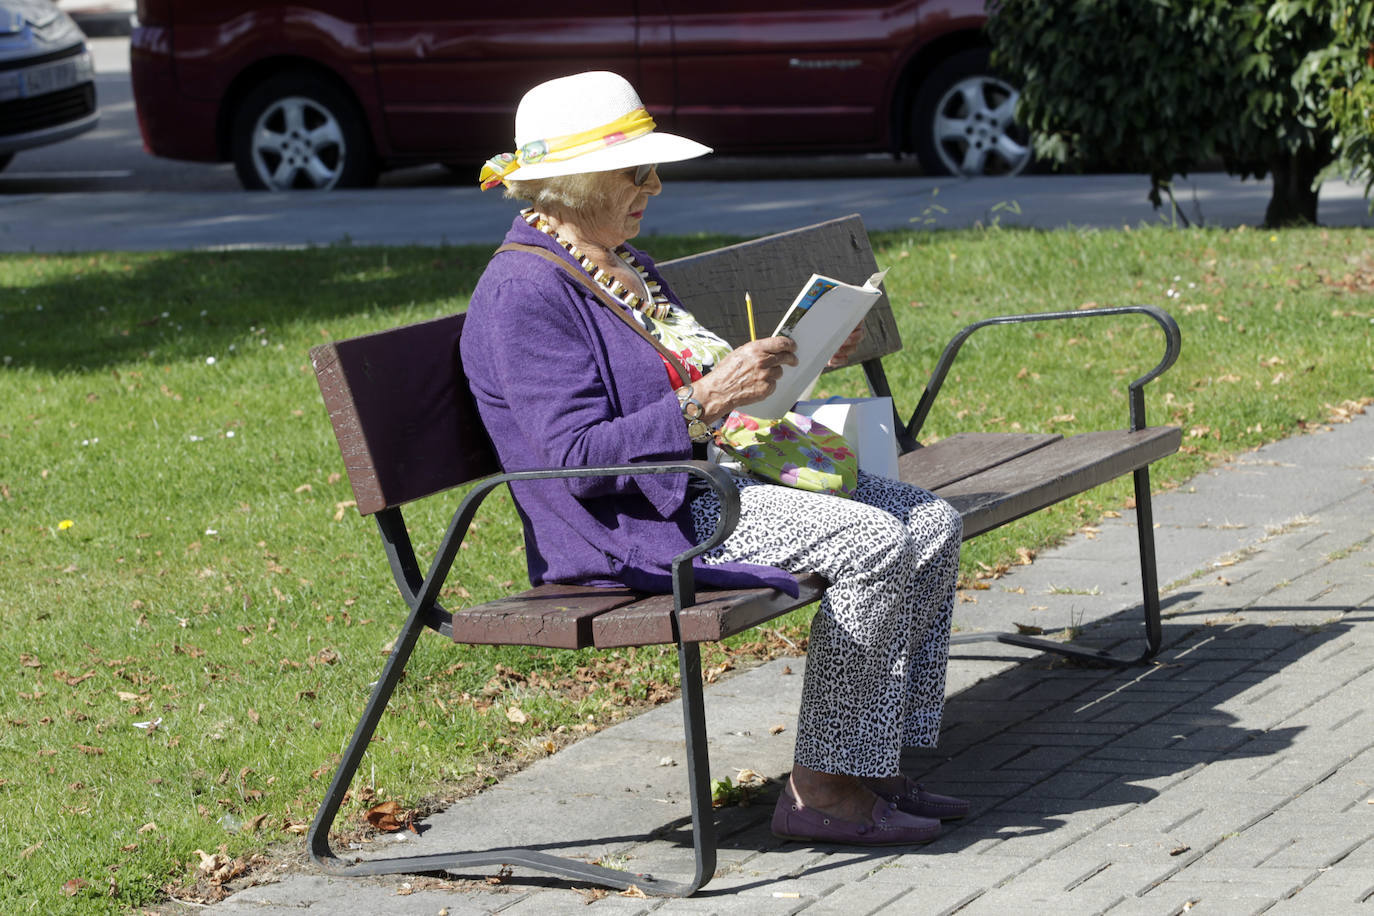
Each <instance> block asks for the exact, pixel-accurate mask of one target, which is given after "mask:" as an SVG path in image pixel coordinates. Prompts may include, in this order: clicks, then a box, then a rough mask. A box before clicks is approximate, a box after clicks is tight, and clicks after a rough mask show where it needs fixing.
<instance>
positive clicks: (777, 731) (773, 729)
mask: <svg viewBox="0 0 1374 916" xmlns="http://www.w3.org/2000/svg"><path fill="white" fill-rule="evenodd" d="M786 730H787V726H786V725H770V726H768V734H770V735H781V734H782V733H783V732H785V731H786Z"/></svg>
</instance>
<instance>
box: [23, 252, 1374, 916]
mask: <svg viewBox="0 0 1374 916" xmlns="http://www.w3.org/2000/svg"><path fill="white" fill-rule="evenodd" d="M724 241H727V240H726V239H724V238H721V237H712V238H700V237H698V238H666V237H660V238H655V239H652V240H651V241H649V242H647V243H646V246H645V247H646V248H648V249H649V250H650V251H651V253H653V254H654V255H655V256H657V257H658V258H660V259H666V258H670V257H674V256H677V255H681V254H685V253H688V252H691V251H695V250H701V249H704V248H709V247H715V246H717V245H719V244H722V243H723V242H724ZM874 243H875V246H876V250H877V256H878V261H879V263H880V265H882V266H885V267H891V273H890V274H889V275H888V281H887V282H888V290H889V292H890V295H891V300H892V304H893V309H894V311H895V313H896V315H897V320H898V322H899V325H900V327H901V331H902V335H903V338H904V340H905V341H906V349H905V351H904V352H903V354H902V355H901V356H900V357H898V358H893V359H890V360H889V361H888V364H887V365H888V372H889V375H890V378H891V381H892V383H893V387H894V390H895V391H896V393H897V395H898V397H899V399H900V400H901V401H902V402H903V403H905V404H907V405H909V406H908V409H909V408H910V406H914V404H915V401H916V399H917V397H918V395H919V394H920V391H921V389H922V388H923V386H924V382H925V378H926V374H927V373H928V371H929V370H930V368H931V366H932V365H933V364H934V361H935V359H936V357H937V356H938V354H939V351H940V349H941V348H942V347H943V345H944V343H945V341H946V340H948V338H949V336H950V335H951V334H952V333H953V332H954V331H955V330H957V329H958V328H960V327H962V326H963V325H965V324H967V323H969V322H972V321H975V320H978V319H980V318H984V317H988V316H991V315H996V314H1005V313H1011V312H1028V311H1042V310H1058V309H1079V308H1092V307H1094V306H1109V305H1124V304H1130V303H1137V302H1147V303H1154V304H1158V305H1162V306H1165V307H1166V308H1168V309H1169V310H1170V311H1171V312H1172V313H1173V314H1174V315H1175V317H1176V318H1177V319H1178V321H1179V324H1180V325H1181V326H1182V328H1183V340H1184V345H1183V354H1182V357H1181V358H1180V359H1179V362H1178V364H1177V365H1176V366H1175V367H1174V369H1173V370H1172V371H1171V372H1170V373H1168V374H1167V375H1166V376H1165V377H1164V378H1163V379H1161V380H1160V381H1158V382H1156V383H1154V384H1153V385H1152V386H1151V387H1150V389H1149V397H1148V410H1149V414H1150V419H1151V421H1152V422H1154V423H1174V424H1178V425H1181V426H1182V427H1183V428H1184V431H1185V432H1184V436H1185V438H1184V448H1183V451H1182V453H1181V454H1179V455H1178V456H1176V457H1174V458H1172V459H1170V460H1168V461H1165V462H1162V463H1161V464H1159V465H1157V466H1156V469H1155V471H1154V480H1155V483H1156V486H1158V487H1168V486H1172V485H1175V484H1177V483H1179V482H1181V481H1183V480H1185V479H1187V478H1188V477H1190V476H1192V475H1193V474H1195V473H1197V472H1198V471H1199V470H1201V469H1203V468H1204V467H1206V466H1207V465H1209V464H1211V463H1215V462H1218V461H1221V460H1224V459H1225V458H1226V456H1228V455H1231V454H1234V453H1236V452H1238V451H1242V450H1245V449H1249V448H1253V447H1255V446H1258V445H1261V444H1263V443H1265V442H1268V441H1272V440H1274V439H1277V438H1280V437H1283V436H1287V435H1291V434H1294V433H1295V432H1298V431H1300V430H1303V429H1306V428H1310V427H1312V426H1315V425H1321V424H1324V423H1327V422H1331V421H1333V420H1339V419H1340V418H1341V417H1342V416H1343V415H1346V414H1348V412H1349V411H1351V410H1354V409H1359V407H1360V404H1361V403H1362V402H1363V401H1364V400H1366V399H1368V398H1369V396H1370V395H1374V391H1372V390H1371V388H1374V381H1372V380H1371V362H1372V360H1371V355H1372V349H1371V330H1372V329H1374V325H1371V321H1374V295H1371V294H1374V255H1371V253H1370V252H1371V251H1374V235H1371V233H1369V232H1368V231H1359V230H1321V229H1311V230H1290V231H1284V232H1282V233H1277V234H1273V233H1268V232H1260V231H1255V230H1235V231H1189V232H1171V231H1167V230H1160V229H1150V230H1144V231H1121V232H1097V231H1084V232H1077V231H1074V232H1054V233H1042V232H1032V231H1019V230H998V229H989V230H982V231H965V232H913V233H879V234H876V235H875V237H874ZM489 250H490V246H471V247H448V248H438V249H432V248H429V249H420V248H409V249H369V248H355V247H347V246H344V247H337V248H328V249H314V250H305V251H280V252H231V253H151V254H105V255H85V254H83V255H70V256H55V255H34V256H19V255H6V256H0V362H2V363H3V365H0V403H3V405H4V407H3V413H0V622H2V623H0V625H3V640H2V642H3V645H4V646H5V647H6V652H7V653H8V654H7V657H6V659H5V663H4V666H3V675H0V707H3V715H4V719H5V721H6V723H7V724H6V727H5V729H4V736H3V739H0V859H3V862H4V864H3V865H0V912H5V913H20V912H37V913H61V912H72V913H90V912H99V911H102V910H107V911H121V910H124V909H127V908H128V907H130V906H136V905H138V904H140V903H146V902H148V901H151V900H155V899H156V898H158V896H159V895H161V894H163V893H166V892H167V889H169V888H178V887H184V886H186V885H188V884H190V883H192V882H193V880H194V872H195V869H196V866H197V865H199V864H200V863H201V861H202V858H201V855H200V854H199V853H198V852H197V850H202V851H204V852H205V853H211V854H213V853H215V852H217V851H222V852H223V853H224V854H225V855H226V856H228V857H229V858H231V859H232V858H235V857H244V856H249V855H251V854H253V853H255V852H259V851H261V850H263V849H265V848H266V847H267V846H269V845H270V844H275V843H281V842H290V843H296V844H299V843H300V839H299V836H298V834H299V833H300V832H301V831H302V830H303V826H304V825H305V824H306V823H308V821H309V818H310V816H311V814H312V812H313V810H314V807H315V805H316V804H317V802H318V800H319V798H320V796H321V794H322V792H323V790H324V783H325V781H326V780H327V779H328V776H329V774H330V772H331V771H332V768H333V765H334V763H335V761H336V760H337V758H338V754H339V752H340V750H341V748H342V745H343V743H344V742H345V741H346V739H347V737H348V735H349V733H350V732H351V729H352V727H353V724H354V722H355V721H356V719H357V716H358V714H359V712H360V710H361V707H362V705H363V703H364V702H365V700H366V695H367V690H368V685H369V684H370V683H371V682H372V681H373V680H374V678H375V677H376V675H377V672H378V670H379V668H380V666H381V663H382V660H383V657H384V654H385V653H386V651H387V647H388V644H389V642H390V641H391V639H392V638H393V637H394V636H395V632H396V629H397V627H398V626H399V623H400V620H401V616H402V610H403V608H402V605H401V603H400V602H399V600H398V599H397V598H396V597H394V589H393V586H392V584H391V580H390V573H389V570H388V569H387V567H386V563H385V561H384V559H383V557H382V555H381V552H380V550H378V549H377V543H376V537H375V535H374V534H373V531H372V526H371V523H370V521H369V520H364V519H360V518H359V517H358V515H357V514H356V512H355V511H353V510H352V509H351V508H350V505H349V501H350V500H351V499H352V494H351V492H350V491H349V489H348V484H347V481H346V480H345V479H343V477H342V476H341V471H342V463H341V460H340V458H339V455H338V452H337V449H336V447H335V445H334V440H333V437H332V435H331V433H330V431H329V428H328V421H327V418H326V416H325V413H324V410H323V408H322V406H321V404H320V400H319V393H318V389H317V388H316V385H315V380H314V376H313V373H312V371H311V369H310V366H309V364H308V357H307V351H308V350H309V348H310V347H311V346H312V345H314V344H316V343H318V342H320V341H323V340H327V339H331V338H342V337H347V336H352V335H355V334H359V333H363V332H366V331H371V330H375V329H379V328H384V327H389V326H392V325H396V324H400V323H404V322H410V321H416V320H419V319H423V318H429V317H433V316H437V315H442V314H445V313H448V312H452V311H454V310H457V309H461V308H463V307H464V305H465V303H466V301H467V296H468V294H469V292H470V290H471V289H472V287H473V284H474V283H475V282H476V279H477V277H478V275H479V274H480V272H481V269H482V266H483V264H484V262H485V259H486V257H487V254H488V252H489ZM1160 341H1161V338H1160V335H1159V333H1158V331H1157V330H1155V329H1154V325H1153V323H1151V322H1148V321H1145V320H1120V321H1119V320H1116V319H1099V320H1094V321H1088V322H1076V323H1074V324H1072V325H1065V326H1047V325H1036V326H1031V327H1021V328H997V329H991V330H988V331H984V332H981V333H980V334H978V335H975V337H974V338H973V339H972V340H971V341H970V343H969V344H968V345H966V347H965V353H964V355H963V357H962V358H961V360H960V362H959V363H957V364H956V367H955V370H954V372H953V373H951V377H950V379H949V381H948V382H947V384H946V388H945V393H944V395H943V397H942V400H941V402H940V403H939V404H938V405H937V408H936V410H935V412H934V413H933V414H932V416H931V418H930V421H929V423H928V424H927V427H926V430H925V433H924V436H925V437H926V438H935V437H943V436H948V435H951V434H953V433H955V432H957V431H962V430H994V431H1005V430H1015V429H1021V430H1026V431H1037V430H1053V431H1057V432H1064V433H1072V432H1075V431H1082V430H1088V429H1094V428H1102V427H1104V426H1105V427H1112V426H1117V427H1119V426H1124V425H1125V424H1126V417H1127V413H1126V411H1127V406H1126V399H1125V387H1126V384H1127V383H1128V382H1129V380H1130V379H1131V378H1133V377H1135V376H1136V375H1138V374H1139V373H1141V372H1143V371H1144V370H1146V369H1148V368H1149V367H1150V366H1152V365H1153V364H1154V363H1155V362H1156V361H1157V359H1158V357H1159V355H1160V352H1161V342H1160ZM860 386H861V377H860V375H859V373H858V370H857V369H849V370H843V371H842V372H839V373H836V374H833V375H831V376H827V378H826V379H825V381H824V384H823V386H822V387H824V388H826V389H828V390H829V391H830V392H831V393H858V392H859V389H860ZM1128 495H1129V494H1128V488H1127V485H1126V484H1125V483H1121V484H1118V485H1113V486H1110V487H1106V488H1103V489H1100V490H1097V491H1093V492H1091V493H1088V494H1085V495H1084V496H1083V497H1081V498H1078V499H1075V500H1071V501H1069V502H1067V503H1065V504H1062V505H1061V506H1060V507H1057V508H1056V509H1055V510H1054V511H1051V512H1043V513H1039V514H1037V515H1035V516H1033V517H1032V518H1031V519H1027V520H1023V521H1022V522H1019V523H1017V524H1015V525H1012V526H1009V527H1007V528H1005V529H1002V530H1000V531H999V532H995V533H993V534H990V535H988V536H985V537H983V538H980V539H977V540H975V541H973V542H971V543H970V544H968V545H966V547H965V551H964V558H963V565H964V572H965V576H966V577H968V578H969V579H973V578H976V577H977V576H980V575H984V576H986V575H989V574H996V572H997V571H999V570H1000V569H1004V568H1005V566H1006V565H1007V564H1009V563H1012V562H1015V560H1016V558H1017V549H1018V548H1024V549H1028V550H1032V551H1033V550H1039V549H1042V548H1044V547H1045V546H1047V545H1049V544H1052V543H1054V542H1055V541H1056V540H1058V539H1060V538H1062V537H1063V536H1064V535H1065V534H1067V533H1069V532H1071V531H1072V530H1074V529H1075V528H1076V527H1078V526H1080V525H1082V524H1085V523H1090V522H1092V521H1094V520H1096V519H1098V518H1099V517H1101V515H1102V514H1103V513H1104V512H1112V511H1120V510H1121V509H1122V508H1123V506H1124V505H1125V503H1126V500H1127V497H1128ZM456 501H457V500H456V497H455V498H454V499H453V500H449V501H446V500H443V499H440V500H433V501H432V502H434V503H436V504H435V505H433V506H423V507H420V508H418V509H417V511H415V512H413V513H412V515H413V518H414V520H415V521H416V522H417V523H418V524H419V525H420V526H421V530H422V531H432V532H433V535H432V536H431V537H429V539H428V543H422V544H421V545H420V546H421V547H432V546H433V545H434V543H435V542H436V541H437V540H438V537H439V535H440V533H441V530H442V525H443V523H444V522H445V521H446V516H447V511H449V510H450V509H451V508H452V506H453V505H455V504H456ZM489 507H490V508H489V510H485V511H484V513H483V515H481V516H480V517H479V521H478V526H477V531H476V533H475V536H474V538H472V539H470V540H471V541H473V546H472V548H471V549H469V550H464V551H463V552H462V556H461V558H460V561H459V566H458V570H457V573H456V575H455V578H454V579H453V580H451V584H450V586H449V589H448V591H447V592H446V600H447V601H448V602H449V603H450V604H452V605H458V606H461V605H462V604H464V603H466V602H468V601H479V600H484V599H487V598H490V597H493V596H495V595H497V594H500V593H502V591H504V590H505V589H507V588H509V587H511V586H512V585H515V584H520V583H523V582H524V581H525V580H524V557H523V554H522V553H521V546H520V543H519V538H518V527H517V523H516V521H515V517H514V513H513V510H512V508H511V506H510V503H509V500H503V499H497V500H493V501H489ZM422 541H424V537H422ZM804 632H805V617H804V616H803V615H800V614H798V615H793V616H792V617H790V618H788V619H786V620H785V621H784V622H783V624H782V627H781V629H779V630H774V631H769V632H765V633H763V634H752V635H747V636H745V637H741V638H739V639H737V641H736V644H735V645H734V646H733V647H731V648H730V650H729V651H728V652H727V651H726V650H721V649H713V650H712V651H710V652H708V653H707V661H706V663H707V665H708V667H715V668H718V669H719V668H721V667H723V666H727V665H730V664H735V663H738V659H739V657H740V656H751V655H760V654H767V653H768V652H770V651H772V650H774V649H775V648H777V647H778V646H785V645H786V644H787V642H788V641H789V640H790V641H792V642H797V641H798V640H799V639H801V638H802V637H803V636H804ZM674 676H675V666H674V661H673V658H672V656H671V654H670V653H665V652H663V651H661V650H658V649H653V650H638V651H625V652H620V653H614V654H610V655H605V656H596V655H592V654H588V653H571V652H552V651H535V650H518V649H487V648H471V647H456V648H455V647H454V646H452V645H447V644H445V643H444V641H443V640H439V639H432V638H431V639H422V640H421V643H420V646H419V649H418V651H417V654H416V657H415V659H414V661H413V662H412V663H411V665H410V668H409V669H408V674H407V677H406V680H405V681H404V682H403V683H402V685H401V687H400V690H399V692H398V696H397V699H396V700H395V701H394V702H393V705H392V707H391V712H390V714H389V715H388V717H387V718H386V719H384V721H383V723H382V726H381V729H380V731H379V738H378V741H380V742H381V744H382V746H384V747H385V749H386V753H382V754H377V755H373V756H372V757H371V758H370V759H369V760H367V761H365V762H364V764H363V767H362V770H361V775H360V779H359V781H358V784H357V785H355V786H354V790H355V796H356V797H355V799H354V800H353V802H352V804H351V805H350V808H349V811H350V813H351V817H352V820H351V821H350V822H349V823H350V824H354V825H356V824H357V813H358V812H359V811H360V810H361V807H362V805H363V804H364V803H370V802H373V801H377V800H382V799H395V800H398V801H400V802H401V803H402V804H403V805H405V806H406V807H407V808H413V807H418V806H423V805H426V804H432V803H435V801H436V800H440V799H442V798H444V797H451V796H452V795H453V793H455V792H457V791H461V790H463V789H465V788H470V787H472V786H475V785H480V784H481V783H483V782H484V781H488V780H491V779H493V778H495V776H496V775H497V774H498V773H499V772H500V770H501V768H502V767H504V766H508V765H510V763H511V762H518V761H520V760H526V759H529V758H531V757H534V756H538V755H542V754H546V753H549V752H550V751H552V750H553V749H555V748H556V747H557V746H559V745H560V744H562V743H565V742H566V741H568V740H571V739H573V738H575V737H577V736H578V735H579V734H581V733H585V732H586V731H589V730H592V729H595V728H597V727H600V726H602V725H604V724H605V723H607V722H609V721H612V720H614V719H615V718H616V717H618V716H620V715H623V714H624V710H625V709H626V708H627V707H632V706H634V705H636V704H643V703H652V702H658V701H661V700H662V699H664V698H666V697H668V696H671V688H672V685H673V679H674ZM716 775H719V774H716ZM364 783H366V785H364ZM206 890H207V887H206V884H205V882H202V884H201V887H200V889H199V892H201V893H204V892H205V891H206ZM209 890H210V891H211V892H213V888H209ZM188 893H189V892H188Z"/></svg>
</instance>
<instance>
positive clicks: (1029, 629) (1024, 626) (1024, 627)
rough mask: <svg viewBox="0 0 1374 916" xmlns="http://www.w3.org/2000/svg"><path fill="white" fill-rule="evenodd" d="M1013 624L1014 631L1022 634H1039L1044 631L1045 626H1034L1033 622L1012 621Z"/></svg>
mask: <svg viewBox="0 0 1374 916" xmlns="http://www.w3.org/2000/svg"><path fill="white" fill-rule="evenodd" d="M1013 626H1015V627H1016V632H1018V633H1020V634H1022V635H1023V636H1040V635H1041V634H1043V633H1044V632H1045V628H1044V627H1037V626H1036V625H1035V624H1033V623H1015V622H1013Z"/></svg>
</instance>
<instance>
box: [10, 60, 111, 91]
mask: <svg viewBox="0 0 1374 916" xmlns="http://www.w3.org/2000/svg"><path fill="white" fill-rule="evenodd" d="M93 72H94V71H93V69H92V67H91V56H90V54H81V55H78V56H77V57H71V58H68V59H66V60H58V61H53V62H52V63H50V64H43V65H42V66H38V67H30V68H29V69H28V70H25V71H23V74H24V79H23V82H22V83H21V84H20V89H19V94H20V96H21V97H23V98H32V97H33V96H36V95H47V94H48V93H49V92H61V91H62V90H63V89H70V88H71V87H72V86H75V85H77V84H78V83H84V82H86V81H88V80H89V79H91V76H92V74H93Z"/></svg>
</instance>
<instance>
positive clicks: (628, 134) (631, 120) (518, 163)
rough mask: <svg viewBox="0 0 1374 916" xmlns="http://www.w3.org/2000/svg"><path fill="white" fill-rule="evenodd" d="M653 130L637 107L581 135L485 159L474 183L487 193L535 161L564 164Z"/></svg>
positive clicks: (533, 142)
mask: <svg viewBox="0 0 1374 916" xmlns="http://www.w3.org/2000/svg"><path fill="white" fill-rule="evenodd" d="M653 129H654V119H653V118H651V117H649V112H647V111H645V110H644V109H643V108H636V109H635V110H634V111H632V112H630V113H629V114H627V115H623V116H622V117H619V118H616V119H615V120H614V121H612V122H611V123H609V124H602V125H601V126H600V127H593V128H592V129H591V130H584V131H582V132H581V133H576V134H568V135H567V136H564V137H552V138H550V139H547V140H531V141H530V142H529V143H526V144H525V145H524V146H522V147H520V149H518V150H516V151H515V152H514V153H501V154H500V155H499V156H493V157H492V158H491V159H488V160H487V163H486V165H484V166H482V173H481V175H480V176H479V177H478V179H477V181H478V183H479V184H480V185H481V186H482V190H483V191H486V190H488V189H490V188H494V187H496V186H497V185H499V184H505V183H506V180H507V179H508V178H509V177H510V176H511V174H512V173H513V172H516V171H518V170H519V169H520V168H522V167H523V166H527V165H534V164H535V163H537V162H564V161H566V160H568V159H575V158H577V157H578V156H584V155H586V154H587V153H591V152H595V151H596V150H599V149H604V148H606V147H608V146H615V145H616V144H617V143H624V142H625V141H626V140H633V139H634V138H636V137H642V136H644V135H645V134H647V133H649V131H651V130H653Z"/></svg>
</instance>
